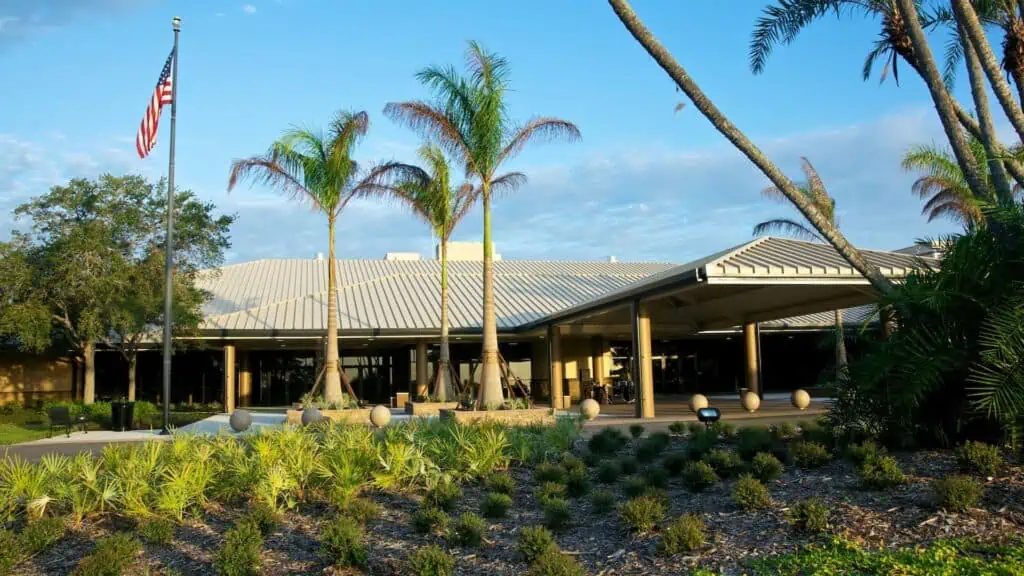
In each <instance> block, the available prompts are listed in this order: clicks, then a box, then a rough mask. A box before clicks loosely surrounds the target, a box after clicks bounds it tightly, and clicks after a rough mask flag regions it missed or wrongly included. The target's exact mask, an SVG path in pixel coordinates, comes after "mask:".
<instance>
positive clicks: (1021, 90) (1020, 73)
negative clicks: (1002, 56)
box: [1010, 68, 1024, 105]
mask: <svg viewBox="0 0 1024 576" xmlns="http://www.w3.org/2000/svg"><path fill="white" fill-rule="evenodd" d="M1010 74H1011V75H1012V76H1013V84H1014V85H1015V86H1016V87H1017V102H1020V103H1021V104H1022V105H1024V70H1022V69H1021V68H1014V69H1013V70H1011V71H1010Z"/></svg>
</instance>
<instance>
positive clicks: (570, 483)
mask: <svg viewBox="0 0 1024 576" xmlns="http://www.w3.org/2000/svg"><path fill="white" fill-rule="evenodd" d="M589 492H590V478H588V477H587V472H586V470H584V471H583V472H579V471H573V472H571V473H569V474H567V475H566V478H565V493H566V494H568V495H569V496H570V497H572V498H582V497H583V496H586V495H587V494H588V493H589Z"/></svg>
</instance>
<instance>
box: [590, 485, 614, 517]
mask: <svg viewBox="0 0 1024 576" xmlns="http://www.w3.org/2000/svg"><path fill="white" fill-rule="evenodd" d="M590 507H591V509H592V510H593V511H594V512H596V513H598V514H606V513H608V512H611V511H612V509H613V508H615V494H613V493H612V492H611V491H610V490H597V491H596V492H594V493H593V494H591V495H590Z"/></svg>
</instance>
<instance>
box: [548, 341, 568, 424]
mask: <svg viewBox="0 0 1024 576" xmlns="http://www.w3.org/2000/svg"><path fill="white" fill-rule="evenodd" d="M548 360H549V361H550V363H551V364H550V365H551V368H549V369H548V376H549V378H550V380H551V407H552V408H554V409H555V410H562V409H564V408H565V406H563V405H562V404H563V398H562V394H563V392H562V376H563V375H562V337H561V335H560V334H559V332H558V326H555V325H554V324H552V325H550V326H548Z"/></svg>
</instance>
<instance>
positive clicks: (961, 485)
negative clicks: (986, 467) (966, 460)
mask: <svg viewBox="0 0 1024 576" xmlns="http://www.w3.org/2000/svg"><path fill="white" fill-rule="evenodd" d="M982 490H983V487H982V485H981V482H979V481H978V480H977V479H975V478H972V477H970V476H947V477H945V478H941V479H939V480H935V481H934V482H932V493H933V495H934V498H935V503H936V504H937V505H938V506H939V507H940V508H942V509H944V510H948V511H950V512H966V511H967V509H968V508H973V507H975V506H976V505H977V504H978V501H979V500H981V493H982Z"/></svg>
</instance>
